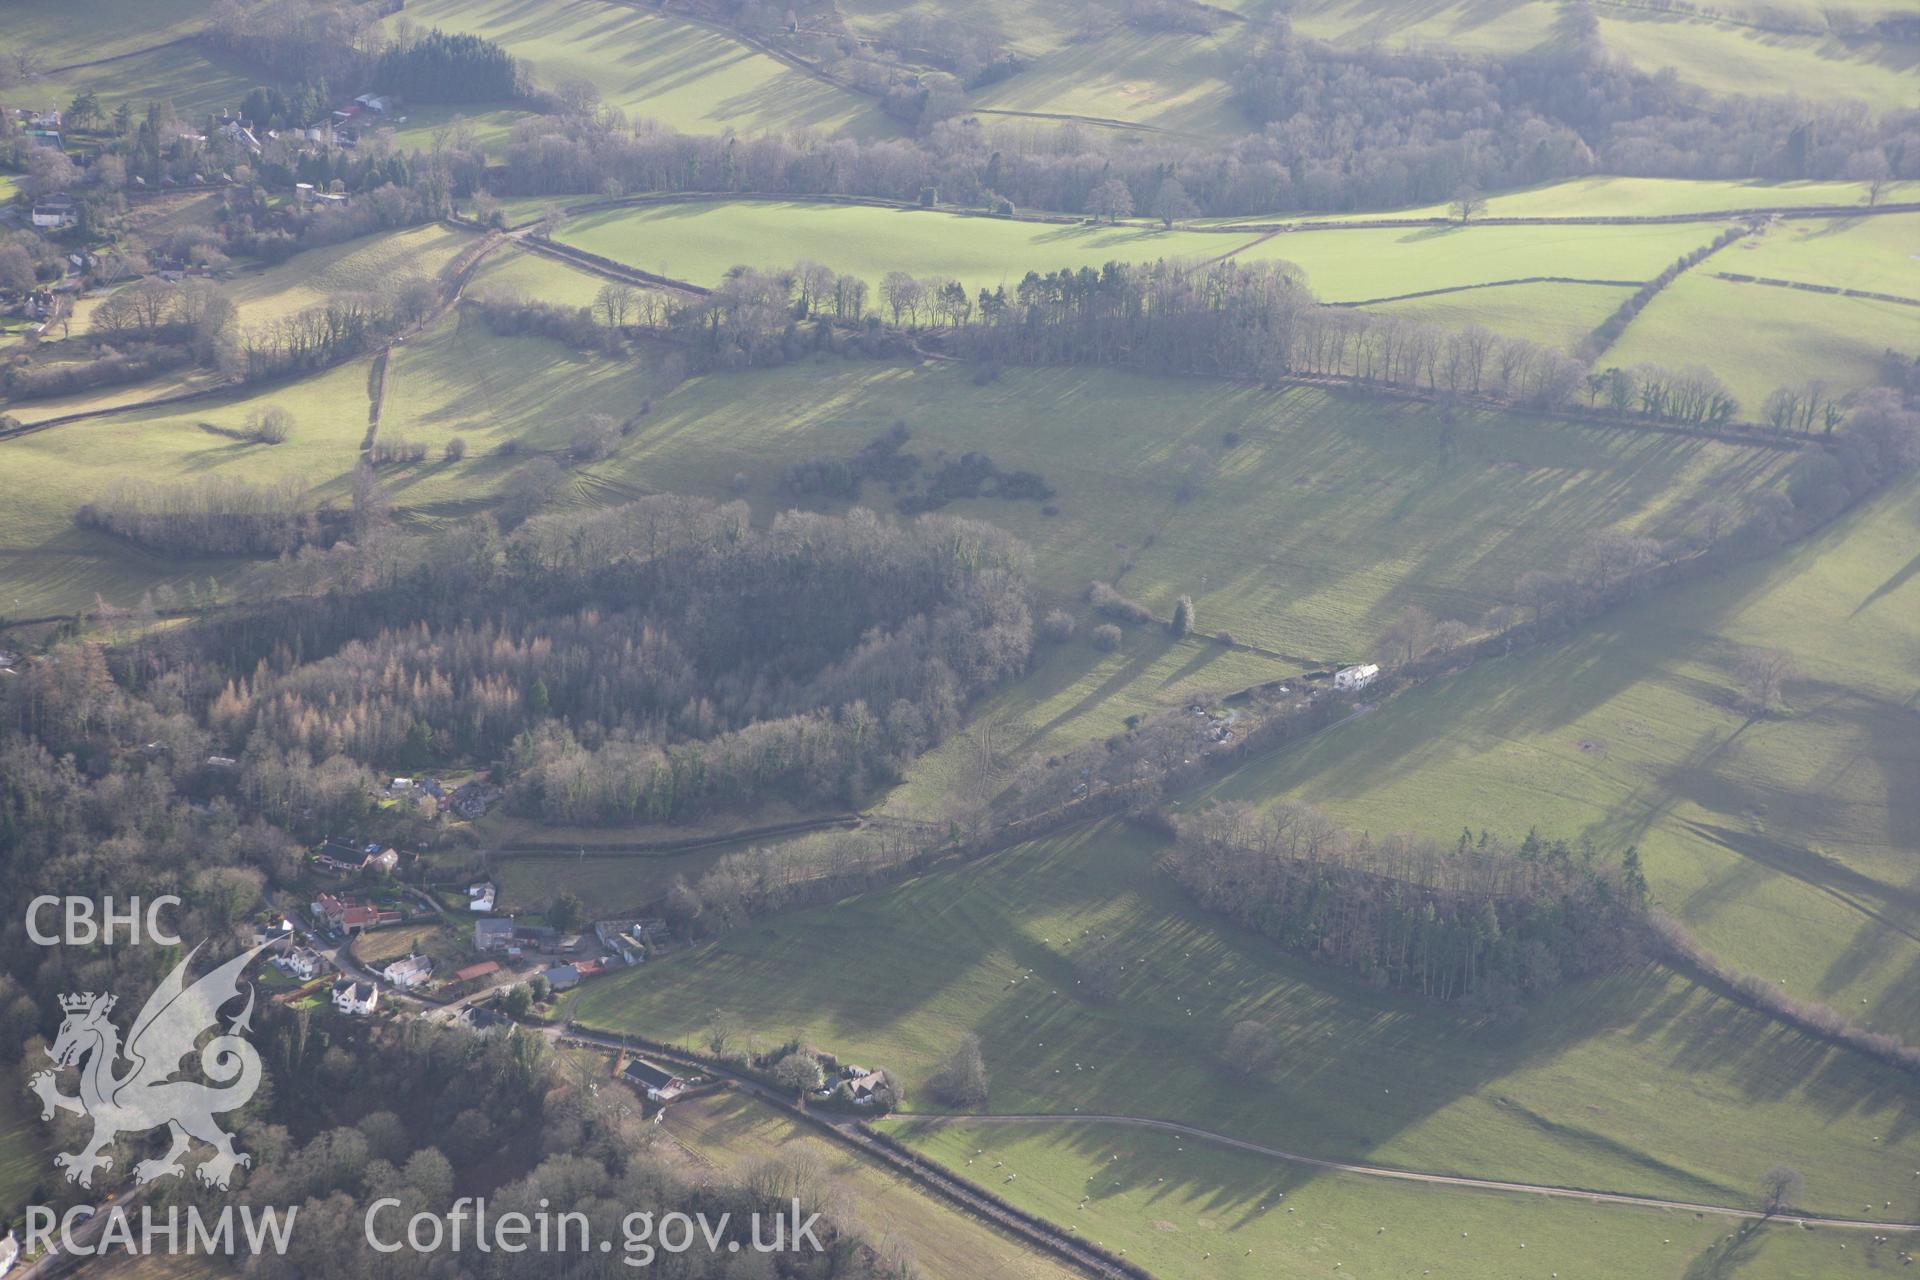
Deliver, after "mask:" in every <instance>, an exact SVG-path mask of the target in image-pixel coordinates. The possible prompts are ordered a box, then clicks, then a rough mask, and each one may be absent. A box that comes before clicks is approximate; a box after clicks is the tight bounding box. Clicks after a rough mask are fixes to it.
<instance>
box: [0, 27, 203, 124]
mask: <svg viewBox="0 0 1920 1280" xmlns="http://www.w3.org/2000/svg"><path fill="white" fill-rule="evenodd" d="M6 17H7V22H6V27H7V42H8V44H9V45H11V46H14V47H16V48H28V49H32V50H33V51H34V52H35V53H37V54H39V55H40V57H41V58H42V60H43V61H44V62H45V64H46V65H47V66H48V67H61V66H67V65H70V64H72V63H75V62H91V61H93V60H95V59H99V58H114V57H119V56H121V55H124V54H128V53H131V52H134V51H135V50H139V49H146V48H150V47H151V46H153V45H156V44H159V43H161V42H162V41H166V40H173V39H176V38H178V37H180V36H187V35H192V34H193V33H194V32H196V31H198V30H200V28H201V27H203V26H205V25H206V22H207V17H208V13H207V6H206V4H205V3H204V2H203V0H140V3H139V4H135V5H129V4H127V3H126V2H125V0H7V14H6ZM121 65H125V64H124V63H122V64H121ZM60 105H61V106H63V107H64V106H65V105H66V103H65V102H62V103H60Z"/></svg>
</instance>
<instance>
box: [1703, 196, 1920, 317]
mask: <svg viewBox="0 0 1920 1280" xmlns="http://www.w3.org/2000/svg"><path fill="white" fill-rule="evenodd" d="M1704 265H1705V266H1706V268H1707V269H1708V270H1709V271H1736V272H1739V273H1741V274H1742V275H1750V276H1767V277H1769V278H1771V279H1775V280H1792V281H1794V282H1796V283H1800V284H1820V285H1834V286H1837V287H1839V288H1842V289H1864V290H1868V291H1870V292H1873V293H1891V294H1897V295H1899V296H1900V297H1904V298H1914V299H1920V213H1889V214H1876V215H1872V216H1866V217H1858V218H1831V219H1827V218H1822V219H1809V220H1807V221H1804V222H1781V223H1778V224H1776V225H1774V226H1773V227H1770V228H1769V229H1768V230H1767V231H1766V232H1765V233H1764V234H1762V235H1757V236H1751V237H1749V238H1747V239H1746V240H1742V241H1741V242H1740V243H1739V244H1737V245H1735V246H1733V247H1732V248H1730V249H1728V250H1727V251H1725V252H1724V253H1721V254H1717V255H1715V257H1714V258H1712V259H1711V260H1710V261H1709V262H1707V263H1706V264H1704Z"/></svg>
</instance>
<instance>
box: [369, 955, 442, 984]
mask: <svg viewBox="0 0 1920 1280" xmlns="http://www.w3.org/2000/svg"><path fill="white" fill-rule="evenodd" d="M380 976H381V977H383V978H385V979H386V980H387V984H388V985H389V986H393V987H398V988H399V989H400V990H402V991H411V990H413V989H414V988H415V987H417V986H419V985H420V984H421V983H423V982H425V981H426V980H427V979H428V978H431V977H432V976H433V959H432V957H430V956H408V957H407V958H406V959H404V960H395V961H394V962H393V963H392V964H390V965H388V966H387V967H386V968H385V969H383V970H381V973H380Z"/></svg>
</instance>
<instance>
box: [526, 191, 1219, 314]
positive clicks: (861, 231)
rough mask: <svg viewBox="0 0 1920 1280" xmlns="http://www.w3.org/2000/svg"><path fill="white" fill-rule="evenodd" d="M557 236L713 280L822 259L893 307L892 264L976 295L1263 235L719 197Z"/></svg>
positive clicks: (602, 220)
mask: <svg viewBox="0 0 1920 1280" xmlns="http://www.w3.org/2000/svg"><path fill="white" fill-rule="evenodd" d="M556 239H559V240H561V241H563V242H565V243H567V244H573V245H578V246H579V247H580V248H582V249H586V250H588V251H589V252H592V253H597V254H599V255H601V256H602V257H606V258H612V259H614V260H615V261H618V262H625V263H628V264H630V265H632V266H636V267H640V268H642V269H644V270H647V271H652V272H655V273H657V274H660V275H665V276H671V277H673V278H674V279H677V280H687V281H691V282H692V283H694V284H701V285H715V284H718V283H719V282H720V279H721V277H722V276H723V275H724V274H725V273H726V271H727V269H728V268H729V267H733V266H737V265H746V266H751V267H789V266H792V265H793V264H794V263H795V262H798V261H800V260H802V259H811V260H813V261H815V262H820V263H824V264H825V265H827V266H829V267H832V268H833V269H834V270H836V271H841V272H847V273H850V274H853V275H857V276H860V277H861V278H863V279H865V280H866V281H867V283H868V284H869V285H870V286H872V287H873V292H871V293H870V294H869V295H868V305H869V306H870V307H872V308H874V309H877V310H880V311H881V312H882V314H884V313H885V304H884V303H883V302H882V301H881V299H880V296H879V292H878V290H879V285H880V279H881V277H882V276H884V275H885V274H886V273H887V272H889V271H907V272H910V273H912V274H913V275H916V276H923V277H924V276H935V275H939V276H950V277H952V278H954V279H957V280H959V281H960V282H961V283H962V284H965V285H966V286H967V288H968V290H969V292H971V291H973V290H975V289H978V288H980V287H981V286H986V287H989V288H991V287H995V286H998V285H1006V286H1007V287H1008V288H1009V289H1011V288H1012V287H1013V286H1014V285H1016V284H1018V283H1019V282H1020V279H1021V277H1022V276H1024V275H1026V273H1027V272H1029V271H1039V272H1043V273H1044V272H1048V271H1057V270H1059V269H1060V268H1062V267H1074V268H1078V267H1083V266H1092V267H1098V266H1101V265H1102V264H1104V263H1108V262H1115V261H1119V262H1151V261H1153V260H1155V259H1158V258H1217V257H1219V256H1221V255H1222V254H1226V253H1229V252H1231V251H1233V250H1234V249H1237V248H1239V247H1241V246H1243V245H1246V244H1249V243H1251V241H1252V240H1253V237H1252V236H1251V235H1242V234H1219V233H1213V232H1192V231H1180V230H1176V231H1165V230H1162V229H1161V228H1160V227H1159V226H1158V225H1157V224H1156V225H1153V226H1146V225H1142V224H1139V223H1121V224H1119V225H1117V226H1106V225H1101V226H1084V225H1080V224H1077V223H1075V224H1052V223H1042V222H1020V221H1015V220H1013V219H1008V218H991V217H985V216H967V215H962V214H953V213H943V212H938V211H932V210H924V209H885V208H875V207H872V206H869V205H842V204H831V203H824V202H813V201H804V200H795V201H748V200H742V201H718V200H711V201H687V202H685V203H676V204H647V205H639V206H635V207H632V208H626V209H611V210H607V211H606V212H602V213H588V214H582V215H580V216H578V217H575V218H571V219H569V220H568V221H567V223H566V224H565V225H564V226H562V227H561V228H560V231H559V233H558V234H557V236H556Z"/></svg>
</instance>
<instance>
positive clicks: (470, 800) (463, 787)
mask: <svg viewBox="0 0 1920 1280" xmlns="http://www.w3.org/2000/svg"><path fill="white" fill-rule="evenodd" d="M300 185H301V186H303V187H306V186H309V185H310V184H308V183H301V184H300ZM504 794H505V792H503V791H501V790H500V788H498V787H496V786H493V785H491V784H489V783H486V782H483V781H480V780H479V779H475V780H473V781H472V782H463V783H461V784H460V785H459V786H457V787H452V788H448V787H447V786H445V785H443V784H442V783H441V782H440V780H439V779H438V778H395V779H393V781H391V782H389V783H388V784H387V790H386V796H387V799H389V800H402V801H409V802H414V803H418V802H419V801H422V800H431V801H432V802H433V804H434V808H435V809H436V811H438V812H440V813H447V812H452V813H453V815H454V816H455V817H459V818H467V819H473V818H478V817H481V816H483V815H484V814H485V813H486V811H487V810H488V809H490V808H492V807H493V805H494V804H495V803H497V802H498V801H499V799H500V797H501V796H502V795H504Z"/></svg>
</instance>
